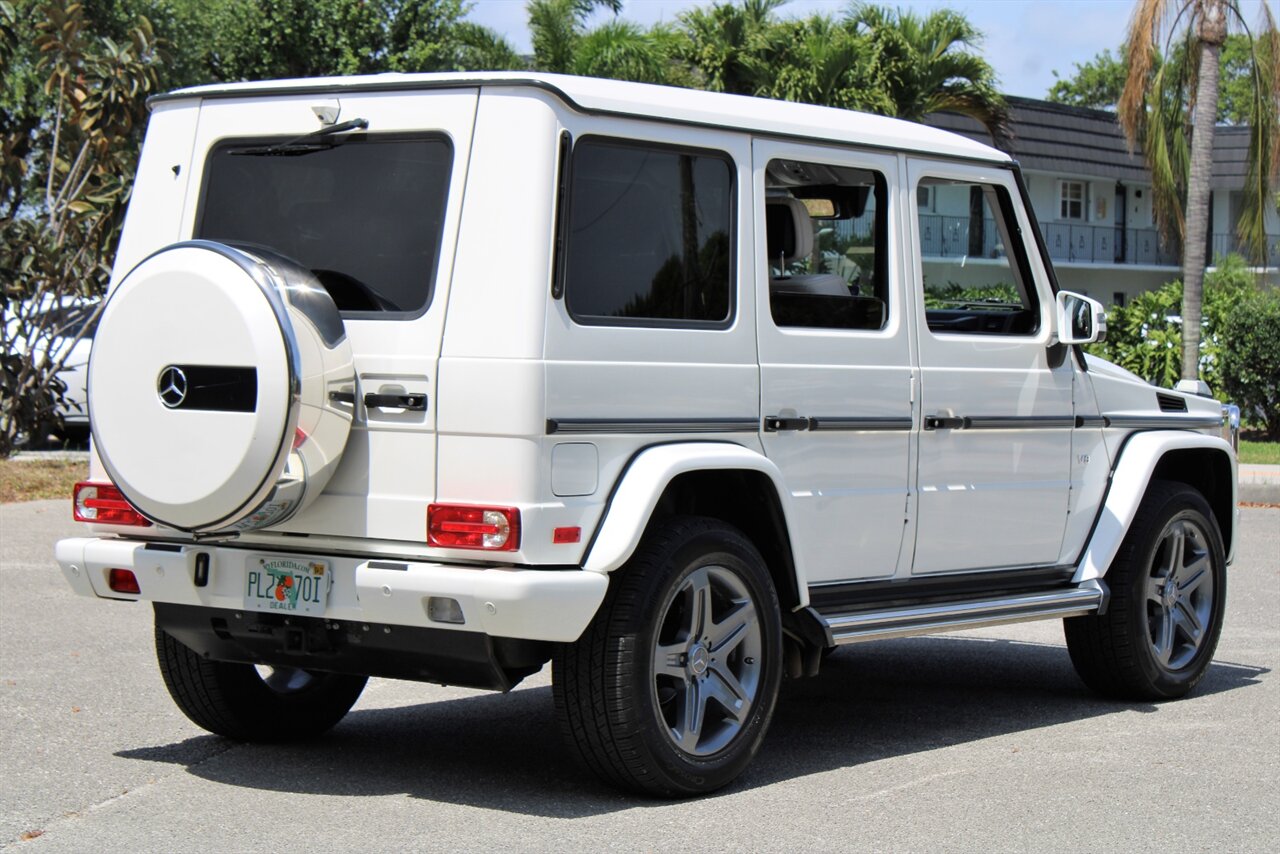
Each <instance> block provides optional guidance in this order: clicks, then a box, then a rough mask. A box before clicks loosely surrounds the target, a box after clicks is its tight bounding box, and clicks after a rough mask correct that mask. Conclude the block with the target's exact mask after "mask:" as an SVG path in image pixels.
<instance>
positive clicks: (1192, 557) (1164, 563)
mask: <svg viewBox="0 0 1280 854" xmlns="http://www.w3.org/2000/svg"><path fill="white" fill-rule="evenodd" d="M1106 583H1107V585H1108V586H1109V587H1110V590H1111V600H1110V603H1109V605H1108V608H1107V612H1106V613H1105V614H1090V615H1087V616H1083V617H1069V618H1067V619H1065V620H1063V627H1064V629H1065V633H1066V637H1067V649H1068V650H1069V651H1070V653H1071V661H1072V663H1073V664H1074V665H1075V668H1076V672H1077V673H1079V674H1080V678H1081V679H1083V680H1084V682H1085V684H1087V685H1088V686H1089V687H1090V688H1092V689H1093V690H1095V691H1097V692H1098V693H1100V694H1103V695H1106V696H1109V697H1116V698H1119V699H1126V700H1169V699H1174V698H1176V697H1181V696H1183V695H1185V694H1186V693H1187V692H1189V691H1190V690H1191V689H1192V688H1194V687H1195V686H1196V684H1197V683H1198V682H1199V681H1200V680H1201V679H1202V678H1203V677H1204V674H1205V671H1206V670H1207V669H1208V667H1209V662H1210V661H1211V660H1212V658H1213V652H1214V649H1216V648H1217V645H1218V636H1219V634H1220V633H1221V632H1222V616H1223V611H1224V608H1225V605H1226V595H1227V574H1226V558H1225V552H1224V549H1223V546H1222V534H1221V532H1220V531H1219V529H1218V524H1217V522H1216V520H1215V518H1214V515H1213V511H1212V510H1211V509H1210V508H1209V505H1208V503H1207V502H1206V501H1205V500H1204V497H1203V496H1202V495H1201V494H1200V493H1199V492H1197V491H1196V490H1194V489H1192V488H1191V487H1189V486H1186V485H1185V484H1181V483H1173V482H1169V481H1153V482H1152V483H1151V485H1150V486H1149V487H1148V488H1147V494H1146V496H1145V497H1144V498H1143V500H1142V505H1141V506H1140V507H1139V508H1138V513H1137V515H1136V516H1135V517H1134V520H1133V524H1132V525H1131V526H1130V528H1129V533H1128V534H1127V535H1126V536H1125V539H1124V542H1123V543H1122V544H1121V546H1120V551H1119V552H1118V553H1117V554H1116V558H1115V560H1114V561H1113V562H1112V564H1111V568H1110V569H1109V570H1108V571H1107V575H1106Z"/></svg>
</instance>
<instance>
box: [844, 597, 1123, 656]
mask: <svg viewBox="0 0 1280 854" xmlns="http://www.w3.org/2000/svg"><path fill="white" fill-rule="evenodd" d="M1102 598H1103V597H1102V591H1101V590H1100V589H1098V588H1097V587H1072V588H1070V589H1068V590H1055V591H1053V592H1050V593H1029V594H1022V595H1018V596H1005V597H1000V598H997V599H978V600H969V601H967V602H948V603H943V604H937V605H925V606H920V607H915V608H893V609H889V610H878V611H863V612H859V613H854V614H845V615H837V616H833V617H828V618H826V623H827V628H828V630H829V631H830V632H831V637H832V640H834V641H835V643H837V644H846V643H857V642H860V641H868V640H880V639H882V638H897V637H910V636H912V635H923V634H932V633H934V632H943V631H955V630H959V629H972V628H977V627H979V626H993V625H1001V624H1004V623H1018V622H1023V621H1026V620H1039V619H1044V618H1046V617H1062V616H1069V615H1072V614H1087V613H1090V612H1093V611H1096V610H1097V609H1098V607H1099V606H1100V605H1101V604H1102Z"/></svg>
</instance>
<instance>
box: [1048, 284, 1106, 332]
mask: <svg viewBox="0 0 1280 854" xmlns="http://www.w3.org/2000/svg"><path fill="white" fill-rule="evenodd" d="M1106 337H1107V312H1106V309H1104V308H1103V307H1102V303H1100V302H1098V301H1097V300H1096V299H1089V298H1088V297H1086V296H1081V295H1080V294H1073V293H1072V292H1071V291H1059V292H1058V342H1059V343H1061V344H1091V343H1093V342H1094V341H1102V340H1104V339H1106Z"/></svg>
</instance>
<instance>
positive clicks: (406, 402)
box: [364, 391, 427, 412]
mask: <svg viewBox="0 0 1280 854" xmlns="http://www.w3.org/2000/svg"><path fill="white" fill-rule="evenodd" d="M364 405H365V406H366V407H368V408H370V409H373V408H378V409H412V410H415V411H418V412H421V411H422V410H424V409H426V408H427V396H426V395H425V394H378V393H376V392H372V391H371V392H369V393H368V394H366V395H365V396H364Z"/></svg>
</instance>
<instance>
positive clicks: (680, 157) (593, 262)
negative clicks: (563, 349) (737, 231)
mask: <svg viewBox="0 0 1280 854" xmlns="http://www.w3.org/2000/svg"><path fill="white" fill-rule="evenodd" d="M570 172H571V176H570V181H569V207H568V217H567V221H566V224H565V232H564V248H563V257H562V260H561V264H562V268H561V276H562V279H561V281H562V283H563V285H564V294H565V301H566V305H567V306H568V309H569V313H570V314H571V315H572V316H573V318H574V319H575V320H577V321H579V322H582V323H591V324H618V325H642V326H650V325H659V326H687V325H697V326H703V325H714V326H723V325H726V324H728V322H729V320H730V317H731V312H732V285H733V261H732V258H733V245H732V244H733V241H732V238H731V235H732V234H733V199H734V180H733V168H732V163H731V161H730V160H729V158H728V157H727V156H724V155H721V154H718V153H714V152H706V151H691V150H682V149H675V148H670V147H665V146H657V145H646V144H639V143H631V142H623V141H618V140H605V139H598V138H597V139H590V138H588V139H583V140H581V141H579V142H578V144H577V145H576V146H574V149H573V157H572V166H571V169H570Z"/></svg>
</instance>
